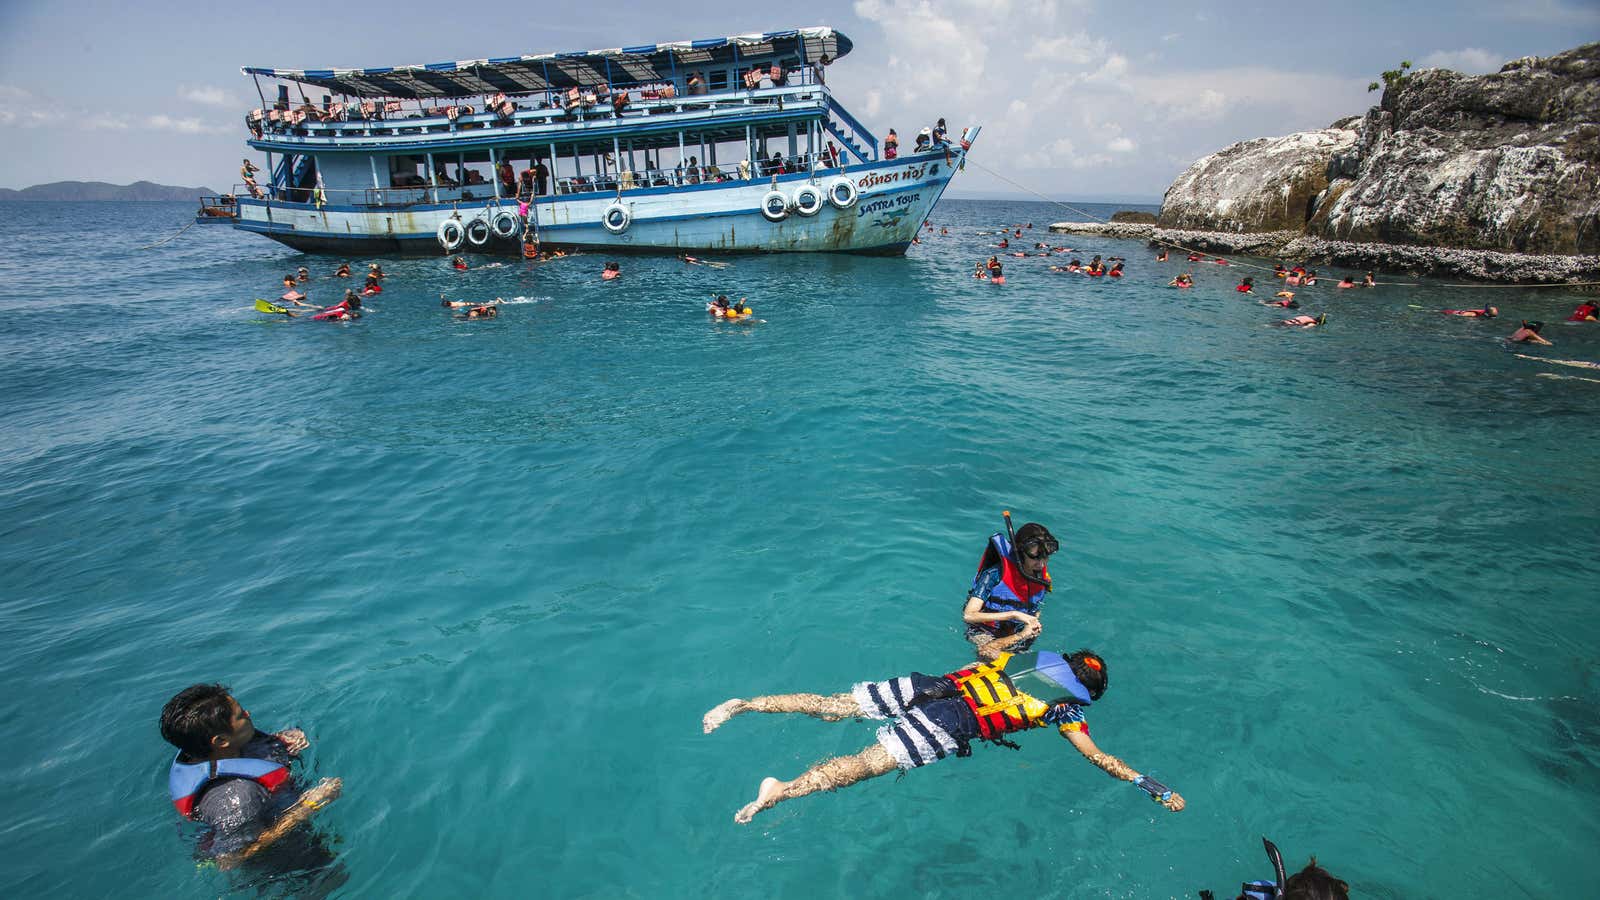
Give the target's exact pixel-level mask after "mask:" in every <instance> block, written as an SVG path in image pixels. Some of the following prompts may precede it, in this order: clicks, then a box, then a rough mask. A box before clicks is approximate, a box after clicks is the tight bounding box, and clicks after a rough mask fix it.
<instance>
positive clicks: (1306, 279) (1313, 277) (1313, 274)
mask: <svg viewBox="0 0 1600 900" xmlns="http://www.w3.org/2000/svg"><path fill="white" fill-rule="evenodd" d="M1316 283H1317V271H1316V270H1315V269H1312V270H1310V271H1308V272H1306V273H1305V274H1304V275H1301V276H1300V284H1301V285H1303V286H1305V287H1311V286H1312V285H1314V284H1316Z"/></svg>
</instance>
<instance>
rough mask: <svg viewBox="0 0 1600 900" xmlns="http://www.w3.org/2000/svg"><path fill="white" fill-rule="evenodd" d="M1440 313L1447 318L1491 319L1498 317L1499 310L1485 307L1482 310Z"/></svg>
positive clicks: (1452, 310) (1451, 310) (1453, 310)
mask: <svg viewBox="0 0 1600 900" xmlns="http://www.w3.org/2000/svg"><path fill="white" fill-rule="evenodd" d="M1440 312H1442V313H1444V314H1445V315H1447V316H1463V317H1465V318H1468V319H1492V318H1494V317H1495V316H1498V315H1500V310H1498V309H1496V308H1495V307H1493V306H1485V307H1483V308H1482V309H1444V310H1440Z"/></svg>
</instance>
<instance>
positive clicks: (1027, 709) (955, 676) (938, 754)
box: [700, 650, 1184, 825]
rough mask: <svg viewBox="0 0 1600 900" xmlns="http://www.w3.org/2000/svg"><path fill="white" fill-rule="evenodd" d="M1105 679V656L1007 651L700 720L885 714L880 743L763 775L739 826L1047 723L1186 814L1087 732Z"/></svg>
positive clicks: (745, 703) (722, 709) (734, 708)
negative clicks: (800, 800) (796, 802)
mask: <svg viewBox="0 0 1600 900" xmlns="http://www.w3.org/2000/svg"><path fill="white" fill-rule="evenodd" d="M1109 681H1110V678H1109V673H1108V672H1107V670H1106V663H1105V660H1104V659H1102V658H1101V657H1100V656H1099V654H1097V653H1095V652H1094V651H1092V650H1078V651H1076V652H1074V653H1054V652H1050V651H1041V652H1037V653H1022V654H1010V653H1002V654H1000V655H999V656H998V657H996V658H995V659H994V660H993V661H992V662H988V663H984V662H976V663H970V664H968V665H967V666H965V667H963V668H961V669H959V670H957V671H955V672H951V673H949V674H947V675H942V676H933V675H924V674H922V673H920V672H912V673H910V674H909V675H905V676H902V677H899V678H892V679H889V680H888V681H876V682H874V681H863V682H859V683H857V684H855V685H854V686H852V687H851V689H850V692H849V693H843V694H833V695H831V696H823V695H821V694H781V695H777V696H767V697H756V698H754V699H751V700H743V699H740V698H737V697H735V698H733V699H729V700H724V701H723V702H722V703H719V704H717V705H716V706H714V707H712V708H711V709H710V710H709V711H707V712H706V714H705V715H704V716H703V717H702V718H701V721H700V725H701V728H702V730H704V731H705V733H706V734H710V733H711V732H713V731H716V730H717V729H718V728H720V727H721V726H722V725H723V724H724V723H726V722H727V721H728V720H729V719H731V718H733V717H734V716H737V715H742V714H744V713H747V712H761V713H800V714H802V715H808V716H813V717H815V718H818V719H822V720H823V721H827V722H837V721H839V720H840V719H854V718H869V719H879V720H885V721H886V724H884V725H883V726H882V727H881V728H879V729H878V733H877V741H876V742H875V743H873V744H870V745H868V746H867V747H866V748H865V749H864V750H862V751H861V752H860V753H857V754H855V755H854V756H840V757H835V758H833V759H830V760H827V761H825V762H821V763H818V764H817V765H815V766H812V767H811V768H810V769H809V770H807V771H806V772H805V773H804V774H802V775H800V776H799V777H798V778H795V779H794V780H793V781H787V782H786V781H780V780H778V779H776V778H765V779H763V780H762V781H761V786H760V788H759V789H758V790H757V793H756V799H755V800H753V801H751V802H750V803H747V804H745V806H744V807H743V808H742V809H740V810H739V811H738V812H737V813H736V814H735V815H734V817H733V820H734V821H735V822H738V823H739V824H741V825H742V824H746V823H748V822H749V821H750V820H751V819H752V818H754V817H755V815H756V814H757V813H759V812H761V811H762V810H765V809H771V808H772V807H774V806H776V805H777V804H779V803H781V802H783V801H785V800H793V799H795V798H797V797H804V796H806V795H807V794H814V793H816V792H818V791H833V790H837V789H839V788H842V787H849V786H850V785H852V784H856V783H858V782H861V781H865V780H866V779H868V778H876V777H878V776H880V775H886V774H888V773H890V772H893V771H895V770H896V769H899V770H900V771H901V772H907V771H910V770H911V769H915V768H920V767H921V766H925V765H929V764H931V763H935V762H938V761H940V760H943V759H945V758H946V757H950V756H970V755H972V743H973V742H974V741H978V740H988V741H995V742H997V743H1003V744H1005V745H1007V746H1011V747H1015V746H1016V745H1015V744H1013V743H1012V742H1011V741H1010V740H1008V739H1007V736H1008V735H1011V734H1013V733H1017V732H1022V731H1028V730H1031V729H1034V728H1044V727H1054V728H1055V729H1056V731H1057V732H1058V733H1059V734H1060V735H1061V736H1062V737H1063V738H1065V739H1066V740H1067V741H1068V742H1069V743H1071V744H1072V746H1073V748H1074V749H1076V750H1077V751H1078V752H1079V753H1080V754H1082V755H1083V757H1084V759H1087V760H1088V761H1089V762H1090V763H1092V764H1093V765H1094V766H1095V767H1096V768H1098V769H1100V770H1101V771H1103V772H1105V773H1106V774H1108V775H1110V776H1111V777H1113V778H1116V779H1119V780H1121V781H1131V782H1133V784H1134V785H1135V786H1137V787H1138V788H1139V789H1140V790H1142V791H1143V792H1144V793H1146V794H1148V795H1149V796H1150V798H1151V799H1153V800H1155V801H1156V802H1158V803H1160V804H1161V805H1162V806H1164V807H1166V808H1167V809H1169V810H1171V811H1172V812H1179V811H1181V810H1182V809H1183V808H1184V800H1183V797H1182V796H1181V795H1179V794H1178V793H1177V792H1176V791H1173V790H1170V789H1168V788H1167V787H1166V785H1163V784H1161V783H1160V782H1157V781H1155V780H1154V779H1151V778H1147V777H1145V776H1143V775H1140V774H1139V773H1138V772H1137V771H1135V770H1134V768H1133V767H1132V766H1130V765H1128V764H1127V763H1125V762H1123V761H1122V760H1120V759H1118V758H1117V757H1115V756H1112V755H1111V754H1109V753H1106V752H1105V751H1103V750H1101V749H1100V748H1099V747H1098V746H1096V745H1095V742H1094V741H1093V740H1092V739H1090V737H1089V723H1088V720H1087V718H1086V717H1085V715H1084V710H1085V709H1086V708H1088V707H1089V706H1090V705H1092V704H1094V703H1096V702H1098V701H1099V700H1100V698H1101V697H1102V696H1104V695H1105V691H1106V687H1107V685H1108V684H1109ZM997 796H998V795H997Z"/></svg>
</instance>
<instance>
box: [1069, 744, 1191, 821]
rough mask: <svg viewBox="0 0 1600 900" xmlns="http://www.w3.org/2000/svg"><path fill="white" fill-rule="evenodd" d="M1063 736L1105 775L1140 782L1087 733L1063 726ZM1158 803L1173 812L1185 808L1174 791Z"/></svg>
mask: <svg viewBox="0 0 1600 900" xmlns="http://www.w3.org/2000/svg"><path fill="white" fill-rule="evenodd" d="M1061 736H1062V737H1064V738H1066V739H1067V740H1069V741H1071V742H1072V746H1074V747H1076V748H1077V750H1078V752H1079V753H1082V754H1083V758H1084V759H1087V760H1088V761H1089V762H1092V763H1094V764H1095V766H1096V767H1098V768H1100V769H1102V770H1103V771H1105V773H1106V774H1107V775H1110V776H1111V777H1112V778H1116V779H1119V780H1121V781H1136V780H1138V778H1139V773H1138V772H1135V771H1134V770H1133V767H1132V766H1130V765H1128V764H1127V763H1125V762H1123V761H1122V760H1120V759H1117V758H1116V757H1115V756H1112V755H1111V754H1109V753H1105V752H1103V751H1102V750H1101V749H1100V748H1099V747H1096V746H1095V743H1094V740H1093V739H1091V738H1090V737H1089V735H1088V733H1087V732H1084V731H1074V730H1070V729H1066V728H1065V726H1063V730H1062V732H1061ZM1157 802H1159V803H1160V804H1161V805H1162V806H1165V807H1166V808H1167V809H1170V810H1172V811H1173V812H1177V811H1179V810H1181V809H1183V806H1184V804H1183V797H1182V796H1180V795H1179V794H1178V792H1177V791H1173V792H1172V796H1171V797H1169V798H1167V799H1166V800H1158V801H1157Z"/></svg>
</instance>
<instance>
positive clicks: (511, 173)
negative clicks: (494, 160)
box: [495, 159, 517, 196]
mask: <svg viewBox="0 0 1600 900" xmlns="http://www.w3.org/2000/svg"><path fill="white" fill-rule="evenodd" d="M495 171H496V172H497V173H499V175H500V186H501V187H502V188H503V189H504V191H505V193H506V195H507V196H514V195H515V194H516V193H517V172H516V170H515V169H513V168H511V160H509V159H502V160H500V165H499V166H497V167H496V168H495Z"/></svg>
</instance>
